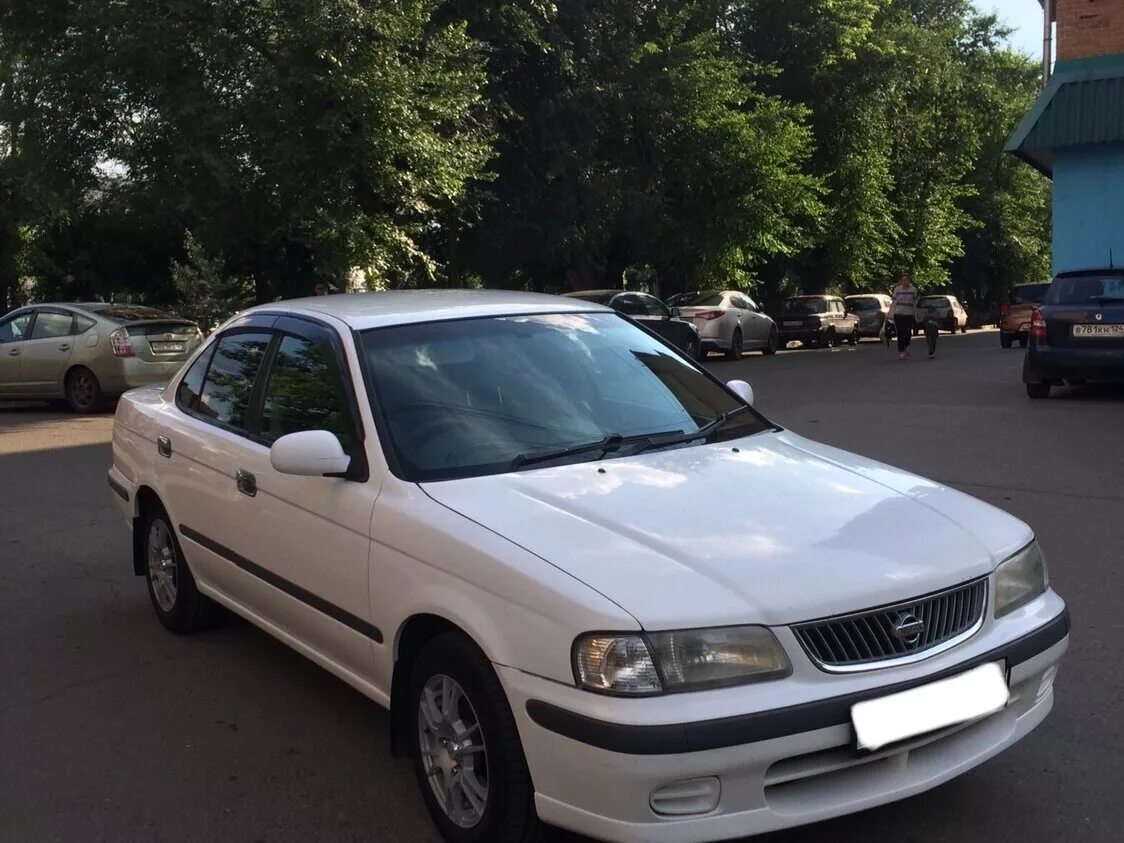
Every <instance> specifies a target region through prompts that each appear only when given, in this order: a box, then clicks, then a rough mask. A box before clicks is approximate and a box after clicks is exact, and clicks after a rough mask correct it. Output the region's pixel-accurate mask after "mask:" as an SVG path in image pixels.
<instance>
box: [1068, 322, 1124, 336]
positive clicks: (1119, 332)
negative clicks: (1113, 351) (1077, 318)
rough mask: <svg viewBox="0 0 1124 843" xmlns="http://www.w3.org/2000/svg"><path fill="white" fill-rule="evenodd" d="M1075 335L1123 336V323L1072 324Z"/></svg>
mask: <svg viewBox="0 0 1124 843" xmlns="http://www.w3.org/2000/svg"><path fill="white" fill-rule="evenodd" d="M1073 335H1074V336H1075V337H1124V325H1074V326H1073Z"/></svg>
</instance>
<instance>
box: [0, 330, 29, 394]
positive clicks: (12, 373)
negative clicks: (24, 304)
mask: <svg viewBox="0 0 1124 843" xmlns="http://www.w3.org/2000/svg"><path fill="white" fill-rule="evenodd" d="M31 315H32V312H31V311H30V310H24V311H21V312H20V313H16V314H13V315H12V316H8V317H7V318H5V319H0V395H14V394H18V393H19V392H21V391H22V386H21V378H20V368H21V367H20V356H21V355H22V353H23V347H24V343H25V341H26V340H27V335H28V330H29V329H30V327H31Z"/></svg>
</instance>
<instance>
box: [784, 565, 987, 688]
mask: <svg viewBox="0 0 1124 843" xmlns="http://www.w3.org/2000/svg"><path fill="white" fill-rule="evenodd" d="M986 607H987V579H986V578H984V579H979V580H973V581H972V582H970V583H965V584H963V585H958V586H955V587H953V588H950V589H948V590H947V591H941V592H937V593H936V594H928V595H926V596H924V597H919V598H917V599H916V600H910V601H907V602H905V603H897V604H895V605H893V606H885V607H882V608H879V609H870V610H868V611H865V612H857V613H855V614H853V615H841V616H839V617H835V618H825V619H824V620H819V621H811V622H809V623H803V624H797V625H796V626H794V627H793V631H794V632H795V633H796V637H797V638H798V639H799V641H800V644H801V646H803V647H804V650H805V651H806V652H807V653H808V655H809V656H810V657H811V659H812V661H814V662H815V663H816V664H817V665H818V666H819V667H821V668H823V669H824V670H828V671H836V672H841V671H850V670H863V669H866V668H871V667H886V666H889V663H900V662H908V661H914V660H915V659H916V658H922V657H927V656H929V655H935V653H934V652H931V651H934V650H937V648H940V649H946V648H947V647H950V646H952V645H953V644H955V643H958V642H959V641H961V640H963V639H964V638H967V637H968V636H970V635H971V634H972V633H974V632H975V631H976V630H977V629H979V627H980V626H981V625H982V623H983V616H984V610H985V608H986ZM922 654H924V655H922Z"/></svg>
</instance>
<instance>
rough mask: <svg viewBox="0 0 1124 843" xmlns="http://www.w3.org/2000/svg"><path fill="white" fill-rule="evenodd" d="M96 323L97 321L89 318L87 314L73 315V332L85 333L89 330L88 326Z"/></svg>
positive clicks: (90, 326)
mask: <svg viewBox="0 0 1124 843" xmlns="http://www.w3.org/2000/svg"><path fill="white" fill-rule="evenodd" d="M96 324H98V323H97V322H95V321H94V320H93V319H91V318H90V317H89V316H75V317H74V333H76V334H84V333H86V331H88V330H90V328H92V327H94V325H96Z"/></svg>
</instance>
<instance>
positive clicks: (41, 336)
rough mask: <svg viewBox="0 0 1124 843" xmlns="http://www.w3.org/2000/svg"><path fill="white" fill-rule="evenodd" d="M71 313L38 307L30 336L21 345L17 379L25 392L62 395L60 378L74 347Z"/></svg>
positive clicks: (29, 393) (64, 371) (72, 317)
mask: <svg viewBox="0 0 1124 843" xmlns="http://www.w3.org/2000/svg"><path fill="white" fill-rule="evenodd" d="M73 333H74V316H73V315H72V314H70V313H68V312H66V311H65V310H54V309H51V308H42V307H41V308H38V309H37V310H36V311H35V321H34V322H33V323H32V326H31V336H30V338H29V339H28V340H27V342H24V343H22V344H21V345H22V347H21V348H20V379H21V380H22V381H23V391H24V392H25V393H27V394H28V395H49V396H61V395H62V379H63V375H64V374H65V373H66V364H67V363H68V362H69V361H70V352H71V349H72V348H73V347H74V337H73Z"/></svg>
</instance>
